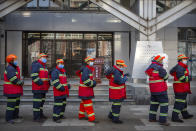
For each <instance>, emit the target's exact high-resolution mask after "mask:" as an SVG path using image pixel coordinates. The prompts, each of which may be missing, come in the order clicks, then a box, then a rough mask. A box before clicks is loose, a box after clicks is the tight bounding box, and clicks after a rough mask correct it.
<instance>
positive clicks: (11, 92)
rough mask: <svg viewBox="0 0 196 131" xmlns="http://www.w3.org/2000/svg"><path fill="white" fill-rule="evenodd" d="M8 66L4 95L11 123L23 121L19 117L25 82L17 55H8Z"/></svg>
mask: <svg viewBox="0 0 196 131" xmlns="http://www.w3.org/2000/svg"><path fill="white" fill-rule="evenodd" d="M6 62H7V63H8V66H7V67H6V69H5V72H4V85H3V87H4V90H3V93H4V96H6V97H7V109H6V121H7V122H8V123H10V124H14V123H15V122H19V121H20V122H21V120H22V117H19V105H20V96H21V95H23V88H22V86H23V84H24V82H23V81H22V80H21V78H20V68H19V67H18V61H17V56H16V55H14V54H10V55H8V56H7V57H6Z"/></svg>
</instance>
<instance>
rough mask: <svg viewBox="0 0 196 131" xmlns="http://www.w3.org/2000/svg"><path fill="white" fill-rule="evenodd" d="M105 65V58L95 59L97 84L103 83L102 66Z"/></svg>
mask: <svg viewBox="0 0 196 131" xmlns="http://www.w3.org/2000/svg"><path fill="white" fill-rule="evenodd" d="M103 64H104V58H96V59H95V62H94V68H95V71H94V74H93V76H94V80H95V81H96V82H97V83H101V72H102V66H103Z"/></svg>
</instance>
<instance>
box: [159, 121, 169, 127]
mask: <svg viewBox="0 0 196 131" xmlns="http://www.w3.org/2000/svg"><path fill="white" fill-rule="evenodd" d="M159 124H160V125H163V126H169V125H170V123H168V122H164V123H162V122H160V123H159Z"/></svg>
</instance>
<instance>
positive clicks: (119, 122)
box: [112, 120, 123, 124]
mask: <svg viewBox="0 0 196 131" xmlns="http://www.w3.org/2000/svg"><path fill="white" fill-rule="evenodd" d="M112 122H113V123H116V124H122V123H123V121H121V120H112Z"/></svg>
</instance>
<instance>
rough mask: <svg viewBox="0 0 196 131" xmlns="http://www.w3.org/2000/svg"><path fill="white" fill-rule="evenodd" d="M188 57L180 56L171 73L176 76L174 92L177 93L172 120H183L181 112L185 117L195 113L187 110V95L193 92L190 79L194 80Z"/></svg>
mask: <svg viewBox="0 0 196 131" xmlns="http://www.w3.org/2000/svg"><path fill="white" fill-rule="evenodd" d="M188 59H189V58H188V57H186V56H185V55H184V54H181V55H179V56H178V64H177V65H176V66H174V67H173V68H172V69H171V71H170V74H171V75H172V76H174V83H173V88H174V93H175V103H174V109H173V112H172V121H173V122H181V123H182V122H183V120H181V119H180V118H179V114H180V113H181V114H182V117H183V119H190V118H192V117H193V115H191V114H189V113H188V111H187V100H186V97H187V95H188V94H191V90H190V81H191V80H192V78H191V76H190V75H189V70H188V66H187V62H188Z"/></svg>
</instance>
